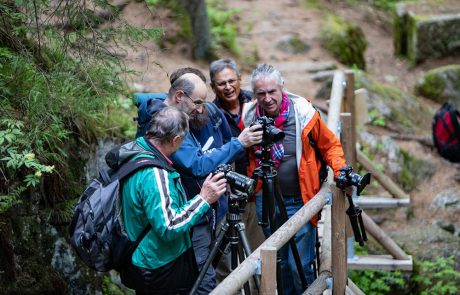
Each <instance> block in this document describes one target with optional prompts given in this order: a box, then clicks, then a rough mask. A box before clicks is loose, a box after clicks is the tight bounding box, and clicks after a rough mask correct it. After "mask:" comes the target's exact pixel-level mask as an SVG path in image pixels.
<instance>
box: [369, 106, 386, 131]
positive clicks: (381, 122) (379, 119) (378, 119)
mask: <svg viewBox="0 0 460 295" xmlns="http://www.w3.org/2000/svg"><path fill="white" fill-rule="evenodd" d="M369 118H370V120H371V124H372V125H374V126H381V127H384V126H385V117H383V116H380V115H379V112H378V111H377V110H376V109H371V110H370V111H369Z"/></svg>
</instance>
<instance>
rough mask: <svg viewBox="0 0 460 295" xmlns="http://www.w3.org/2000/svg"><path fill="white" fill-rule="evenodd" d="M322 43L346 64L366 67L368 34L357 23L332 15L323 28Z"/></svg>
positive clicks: (361, 67)
mask: <svg viewBox="0 0 460 295" xmlns="http://www.w3.org/2000/svg"><path fill="white" fill-rule="evenodd" d="M320 43H321V45H322V46H323V47H324V48H326V49H327V50H329V51H330V52H331V53H332V54H333V55H334V56H335V57H336V58H337V59H338V60H339V61H340V62H342V63H344V64H345V65H348V66H356V67H358V68H359V69H363V70H364V69H365V68H366V61H365V58H364V51H365V50H366V47H367V41H366V36H365V35H364V33H363V31H362V30H361V28H360V27H358V26H357V25H355V24H352V23H350V22H348V21H346V20H343V19H341V18H339V17H337V16H330V17H329V18H328V20H327V22H326V24H325V26H324V28H323V29H322V30H321V33H320Z"/></svg>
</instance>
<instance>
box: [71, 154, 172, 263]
mask: <svg viewBox="0 0 460 295" xmlns="http://www.w3.org/2000/svg"><path fill="white" fill-rule="evenodd" d="M154 166H156V167H162V168H164V167H163V166H164V164H163V163H162V162H161V161H160V160H159V159H158V158H150V157H140V158H137V159H135V160H133V161H129V162H127V163H124V164H123V165H121V166H120V167H119V168H118V169H117V170H103V169H101V170H100V171H99V177H98V178H95V179H93V180H92V181H91V183H90V184H89V185H88V187H87V188H86V189H85V191H84V193H83V194H82V196H81V197H80V200H79V202H78V203H77V205H76V206H75V209H74V215H73V218H72V223H71V224H70V228H69V235H70V242H71V244H72V246H73V248H74V249H75V250H76V252H77V254H78V256H79V257H80V258H81V259H82V260H83V262H84V263H85V264H86V265H88V266H89V267H90V268H92V269H94V270H96V271H101V272H105V271H109V270H112V269H115V270H117V271H120V270H121V269H122V268H123V266H125V265H126V263H128V262H130V261H131V257H132V254H133V253H134V251H135V250H136V248H137V246H138V245H139V243H140V242H141V240H142V239H143V238H144V237H145V235H146V234H147V233H148V231H149V230H150V228H151V226H150V224H149V225H148V226H147V227H146V228H145V229H144V230H143V231H142V233H141V234H140V235H139V237H138V238H137V240H136V241H130V240H129V238H128V236H127V234H126V232H125V231H124V226H123V221H122V216H121V195H120V192H119V189H120V184H121V182H122V181H123V180H124V179H126V178H127V177H129V176H130V175H132V174H133V173H134V172H136V171H138V170H140V169H143V168H146V167H154Z"/></svg>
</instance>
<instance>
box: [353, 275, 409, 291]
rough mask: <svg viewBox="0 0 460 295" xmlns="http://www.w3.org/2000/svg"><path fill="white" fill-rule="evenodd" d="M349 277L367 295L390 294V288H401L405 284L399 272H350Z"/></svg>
mask: <svg viewBox="0 0 460 295" xmlns="http://www.w3.org/2000/svg"><path fill="white" fill-rule="evenodd" d="M349 277H350V279H351V280H352V281H353V282H354V283H355V284H356V285H357V286H358V287H359V288H360V289H361V290H362V291H363V292H364V293H365V294H368V295H380V294H382V295H383V294H391V293H389V292H390V291H391V290H392V288H397V287H400V288H401V287H404V286H405V284H406V283H405V281H404V279H403V277H402V275H401V272H400V271H394V272H392V271H383V270H352V271H349Z"/></svg>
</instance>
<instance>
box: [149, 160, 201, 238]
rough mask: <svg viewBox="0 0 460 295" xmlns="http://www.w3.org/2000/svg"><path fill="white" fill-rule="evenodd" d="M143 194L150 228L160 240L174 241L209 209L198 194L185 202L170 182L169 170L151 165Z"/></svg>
mask: <svg viewBox="0 0 460 295" xmlns="http://www.w3.org/2000/svg"><path fill="white" fill-rule="evenodd" d="M151 171H152V173H151V174H150V175H149V176H148V177H147V178H148V180H147V181H148V183H149V185H148V189H147V190H145V191H144V193H145V198H144V200H145V202H144V206H145V212H146V213H147V218H148V220H149V222H150V224H151V225H152V228H153V230H154V231H155V232H157V234H159V235H161V236H162V237H163V239H166V240H173V239H175V238H176V237H177V236H179V235H182V234H183V233H184V232H186V231H188V230H189V229H190V228H191V227H192V226H193V225H195V224H196V223H197V222H198V221H199V220H200V219H201V217H202V216H203V215H204V214H205V213H206V211H208V209H209V204H208V203H207V202H206V201H205V200H204V199H203V198H202V197H200V196H196V197H194V198H193V199H191V200H189V201H188V202H186V201H185V200H184V199H183V196H182V195H181V194H180V192H179V191H177V189H176V187H175V185H174V184H171V183H170V180H169V178H168V172H167V171H166V170H163V169H161V168H158V167H154V168H152V170H151Z"/></svg>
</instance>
